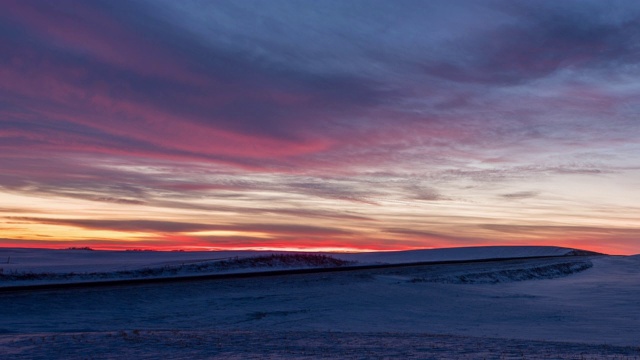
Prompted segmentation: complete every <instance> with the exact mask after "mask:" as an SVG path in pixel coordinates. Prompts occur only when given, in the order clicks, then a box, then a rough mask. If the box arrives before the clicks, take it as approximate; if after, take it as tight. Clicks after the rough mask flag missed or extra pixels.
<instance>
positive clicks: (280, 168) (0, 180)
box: [0, 0, 640, 254]
mask: <svg viewBox="0 0 640 360" xmlns="http://www.w3.org/2000/svg"><path fill="white" fill-rule="evenodd" d="M475 245H558V246H567V247H577V248H582V249H587V250H595V251H603V252H607V253H611V254H632V253H640V2H638V1H636V0H630V1H600V0H597V1H555V0H554V1H513V0H504V1H497V0H496V1H494V0H487V1H451V0H446V1H404V0H393V1H391V0H386V1H376V0H348V1H345V0H335V1H334V0H322V1H312V0H307V1H304V0H300V1H298V0H295V1H294V0H287V1H281V0H269V1H249V0H242V1H237V0H232V1H222V0H216V1H175V0H149V1H138V0H136V1H60V0H56V1H44V0H42V1H24V0H16V1H9V0H0V246H3V247H8V246H11V247H51V248H66V247H70V246H91V247H93V248H97V249H125V248H146V249H166V250H169V249H185V250H197V249H300V250H402V249H414V248H433V247H458V246H475Z"/></svg>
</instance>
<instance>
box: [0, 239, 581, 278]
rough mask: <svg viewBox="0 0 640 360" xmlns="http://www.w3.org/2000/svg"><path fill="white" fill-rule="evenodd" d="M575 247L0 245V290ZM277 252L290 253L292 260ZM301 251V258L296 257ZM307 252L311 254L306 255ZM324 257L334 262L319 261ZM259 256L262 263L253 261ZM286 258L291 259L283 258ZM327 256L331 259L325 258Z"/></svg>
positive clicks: (551, 252)
mask: <svg viewBox="0 0 640 360" xmlns="http://www.w3.org/2000/svg"><path fill="white" fill-rule="evenodd" d="M572 251H573V250H572V249H568V248H561V247H550V246H493V247H468V248H448V249H434V250H412V251H395V252H393V251H391V252H372V253H351V254H347V253H326V254H304V253H294V252H277V251H199V252H160V251H92V250H81V249H80V250H79V249H74V250H51V249H9V248H6V249H0V288H1V287H3V286H16V285H19V286H22V285H36V284H46V283H48V284H51V283H69V282H90V281H104V280H117V279H136V278H149V277H176V276H189V275H207V274H223V273H239V272H256V271H257V272H259V271H271V270H282V269H296V268H310V267H332V266H345V265H369V264H398V263H412V262H424V261H447V260H473V259H492V258H514V257H535V256H564V255H567V254H568V253H571V252H572ZM275 255H288V259H282V258H278V257H276V256H275ZM294 255H298V258H296V257H294ZM304 255H310V256H307V259H305V257H304ZM317 256H326V257H330V258H332V259H338V260H342V261H341V262H342V263H338V262H335V261H325V262H322V261H318V259H315V258H314V257H317ZM250 259H257V260H259V261H249V260H250ZM284 260H288V261H284ZM325 260H330V259H329V258H326V259H325Z"/></svg>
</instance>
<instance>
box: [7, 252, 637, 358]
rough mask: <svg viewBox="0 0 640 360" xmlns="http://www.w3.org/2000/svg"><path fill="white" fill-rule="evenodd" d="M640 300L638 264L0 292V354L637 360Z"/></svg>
mask: <svg viewBox="0 0 640 360" xmlns="http://www.w3.org/2000/svg"><path fill="white" fill-rule="evenodd" d="M551 249H557V248H551ZM476 250H478V249H476ZM492 250H495V251H507V249H506V248H488V249H485V250H483V251H486V253H491V252H492ZM514 250H515V249H514ZM521 250H523V249H520V250H518V251H521ZM549 250H550V249H549ZM565 250H567V249H565ZM443 251H444V250H443ZM447 251H448V250H447ZM451 251H453V250H451ZM456 251H460V250H456ZM465 251H466V250H465ZM536 251H537V252H538V254H537V255H539V252H540V251H542V252H544V251H547V250H544V249H537V250H536ZM445 252H446V251H445ZM454 252H455V251H454ZM418 253H419V252H418ZM478 253H482V251H480V252H478ZM363 255H367V256H371V257H372V258H369V259H366V260H363V261H368V262H375V261H381V260H379V259H373V257H374V254H363ZM414 255H415V254H414ZM348 256H352V255H348ZM395 256H399V255H395ZM438 256H442V254H440V255H438ZM487 257H489V258H496V257H498V256H487ZM504 257H519V256H513V255H510V256H504ZM412 259H415V258H412ZM423 259H425V258H421V259H419V260H423ZM430 259H431V260H433V259H434V258H430ZM440 259H442V258H440ZM349 260H350V261H353V258H349ZM438 260H439V259H438ZM411 261H416V260H411ZM638 299H640V256H627V257H623V256H566V257H565V256H558V257H554V258H543V259H521V260H508V261H501V262H486V263H471V264H447V265H430V266H425V265H420V266H409V267H402V268H387V269H365V270H357V271H349V272H341V273H320V274H299V275H282V276H272V277H267V278H246V279H227V280H207V281H193V282H184V283H168V284H147V285H141V286H114V287H101V288H86V289H68V290H56V291H53V290H47V291H34V292H15V293H0V354H7V355H9V356H10V358H12V359H16V358H42V359H45V358H87V357H88V358H113V357H117V356H120V357H122V358H174V359H180V358H202V357H207V358H210V357H218V358H238V359H240V358H243V359H244V358H305V357H306V358H346V359H349V358H384V357H397V358H461V359H464V358H466V359H471V358H490V359H491V358H496V359H498V358H505V359H522V358H527V359H538V358H552V359H600V358H610V359H640V348H639V347H638V346H639V345H640V332H639V331H638V328H640V302H639V300H638Z"/></svg>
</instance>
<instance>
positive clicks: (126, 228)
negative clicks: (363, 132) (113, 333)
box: [6, 217, 351, 236]
mask: <svg viewBox="0 0 640 360" xmlns="http://www.w3.org/2000/svg"><path fill="white" fill-rule="evenodd" d="M6 218H7V219H10V220H11V221H14V222H15V221H18V222H20V223H40V224H52V225H65V226H74V227H79V228H84V229H94V230H114V231H123V232H152V233H189V232H203V231H237V232H262V233H268V234H293V235H321V236H330V235H347V234H350V233H351V232H349V231H345V230H341V229H334V228H327V227H319V226H310V225H299V224H226V225H216V224H205V223H187V222H175V221H159V220H138V219H127V220H91V219H54V218H33V217H6Z"/></svg>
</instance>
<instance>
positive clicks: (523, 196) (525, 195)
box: [500, 191, 539, 200]
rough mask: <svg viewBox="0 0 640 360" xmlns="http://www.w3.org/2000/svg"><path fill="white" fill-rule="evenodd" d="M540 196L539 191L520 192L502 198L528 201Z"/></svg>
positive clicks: (503, 195) (502, 195)
mask: <svg viewBox="0 0 640 360" xmlns="http://www.w3.org/2000/svg"><path fill="white" fill-rule="evenodd" d="M538 194H539V192H537V191H518V192H514V193H508V194H501V195H500V196H501V197H503V198H505V199H513V200H519V199H528V198H532V197H536V196H538Z"/></svg>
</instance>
